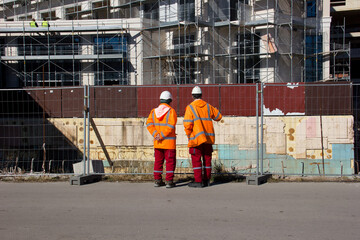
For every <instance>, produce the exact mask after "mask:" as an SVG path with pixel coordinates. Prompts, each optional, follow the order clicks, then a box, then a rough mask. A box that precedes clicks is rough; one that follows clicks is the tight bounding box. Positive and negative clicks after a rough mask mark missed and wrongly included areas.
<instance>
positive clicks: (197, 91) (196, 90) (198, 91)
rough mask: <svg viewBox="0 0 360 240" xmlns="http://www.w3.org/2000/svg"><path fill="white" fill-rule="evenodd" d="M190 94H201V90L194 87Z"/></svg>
mask: <svg viewBox="0 0 360 240" xmlns="http://www.w3.org/2000/svg"><path fill="white" fill-rule="evenodd" d="M191 94H202V92H201V88H200V87H199V86H195V87H194V88H193V90H192V91H191Z"/></svg>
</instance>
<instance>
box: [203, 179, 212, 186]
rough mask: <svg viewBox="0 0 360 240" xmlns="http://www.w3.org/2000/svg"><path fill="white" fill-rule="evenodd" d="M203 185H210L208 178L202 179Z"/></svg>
mask: <svg viewBox="0 0 360 240" xmlns="http://www.w3.org/2000/svg"><path fill="white" fill-rule="evenodd" d="M203 186H204V187H210V179H208V180H203Z"/></svg>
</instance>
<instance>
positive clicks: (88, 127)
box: [84, 84, 90, 174]
mask: <svg viewBox="0 0 360 240" xmlns="http://www.w3.org/2000/svg"><path fill="white" fill-rule="evenodd" d="M87 94H88V96H87V160H88V161H87V174H90V85H89V84H88V85H87ZM84 131H85V128H84Z"/></svg>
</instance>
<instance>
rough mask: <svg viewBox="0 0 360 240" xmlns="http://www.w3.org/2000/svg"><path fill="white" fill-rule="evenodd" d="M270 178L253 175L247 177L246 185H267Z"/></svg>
mask: <svg viewBox="0 0 360 240" xmlns="http://www.w3.org/2000/svg"><path fill="white" fill-rule="evenodd" d="M268 178H269V176H267V175H258V176H256V175H251V176H247V177H246V184H247V185H261V184H264V183H267V179H268Z"/></svg>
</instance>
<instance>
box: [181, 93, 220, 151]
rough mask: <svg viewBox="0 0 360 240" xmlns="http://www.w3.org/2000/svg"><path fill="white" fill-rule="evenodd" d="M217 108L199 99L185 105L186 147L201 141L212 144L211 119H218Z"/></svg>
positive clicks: (199, 143)
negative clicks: (187, 140)
mask: <svg viewBox="0 0 360 240" xmlns="http://www.w3.org/2000/svg"><path fill="white" fill-rule="evenodd" d="M221 118H222V115H221V113H220V112H219V110H217V109H216V108H214V107H213V106H211V105H210V104H208V103H206V102H205V101H203V100H201V99H197V100H195V101H193V102H192V103H191V104H190V105H188V106H187V107H186V110H185V116H184V128H185V133H186V135H187V136H188V139H189V142H188V147H197V146H200V145H201V144H202V143H208V144H214V143H215V132H214V126H213V123H212V120H214V121H220V120H221Z"/></svg>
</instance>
